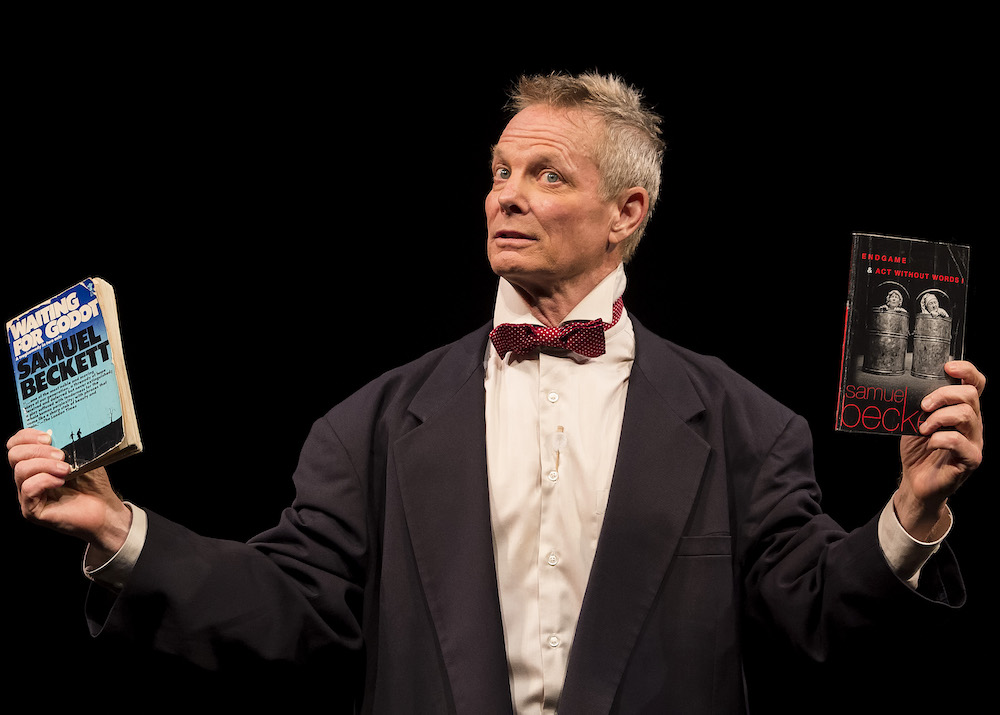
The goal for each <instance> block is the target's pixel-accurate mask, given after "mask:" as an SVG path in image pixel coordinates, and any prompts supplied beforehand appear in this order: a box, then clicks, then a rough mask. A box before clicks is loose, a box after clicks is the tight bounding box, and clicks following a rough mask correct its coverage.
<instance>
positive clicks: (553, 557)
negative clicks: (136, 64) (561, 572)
mask: <svg viewBox="0 0 1000 715" xmlns="http://www.w3.org/2000/svg"><path fill="white" fill-rule="evenodd" d="M547 561H548V562H549V566H555V565H556V564H557V563H559V556H558V554H556V552H555V551H551V552H549V558H548V559H547Z"/></svg>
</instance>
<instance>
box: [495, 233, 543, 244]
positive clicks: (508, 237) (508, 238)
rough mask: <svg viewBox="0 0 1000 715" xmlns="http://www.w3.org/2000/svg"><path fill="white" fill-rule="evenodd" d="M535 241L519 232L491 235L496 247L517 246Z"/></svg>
mask: <svg viewBox="0 0 1000 715" xmlns="http://www.w3.org/2000/svg"><path fill="white" fill-rule="evenodd" d="M534 240H535V239H534V238H533V237H531V236H529V235H527V234H525V233H521V232H519V231H497V232H495V233H494V234H493V241H494V243H496V244H497V245H498V246H501V247H503V246H517V245H521V244H524V243H528V242H531V241H534Z"/></svg>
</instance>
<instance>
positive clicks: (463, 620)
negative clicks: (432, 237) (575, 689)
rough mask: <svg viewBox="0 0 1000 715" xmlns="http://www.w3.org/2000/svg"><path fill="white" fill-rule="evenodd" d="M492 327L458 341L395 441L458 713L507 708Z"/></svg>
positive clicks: (410, 519)
mask: <svg viewBox="0 0 1000 715" xmlns="http://www.w3.org/2000/svg"><path fill="white" fill-rule="evenodd" d="M485 348H486V331H478V332H477V333H475V334H474V335H471V336H469V337H467V338H465V339H463V340H462V341H459V342H458V343H456V344H455V345H454V346H452V348H451V349H450V350H449V352H448V353H447V354H446V355H445V356H444V357H443V359H442V361H441V363H440V365H439V366H438V368H437V369H436V370H435V371H434V373H433V374H432V375H431V376H430V378H429V379H428V380H427V382H426V383H425V384H424V386H423V387H422V388H421V391H420V392H419V393H418V395H417V396H416V397H415V398H414V400H413V402H412V404H411V406H410V412H411V413H412V414H413V415H414V416H415V417H416V418H417V419H418V420H419V421H420V422H421V424H420V425H419V426H417V427H416V428H414V429H413V430H411V431H410V432H409V433H407V434H406V435H405V436H404V437H402V438H400V439H399V440H398V441H397V442H396V443H395V444H394V446H393V462H394V465H395V469H396V474H397V475H398V479H399V489H400V494H401V498H402V501H403V509H404V511H405V514H406V523H407V527H408V529H409V533H410V540H411V543H412V545H413V552H414V556H415V559H416V562H417V568H418V570H419V572H420V577H421V581H422V583H423V586H424V593H425V595H426V598H427V603H428V606H429V608H430V613H431V617H432V618H433V621H434V626H435V629H436V630H437V635H438V639H439V642H440V644H441V651H442V654H443V658H444V663H445V667H446V669H447V672H448V678H449V682H450V685H451V689H452V696H453V697H454V701H455V707H456V709H457V711H458V712H459V713H477V714H478V713H483V714H487V713H508V714H509V713H510V712H511V710H512V706H511V697H510V687H509V682H508V675H507V657H506V651H505V646H504V636H503V629H502V625H501V618H500V602H499V597H498V595H497V581H496V569H495V567H494V561H493V539H492V532H491V529H490V507H489V489H488V485H487V478H486V428H485V397H484V386H483V377H484V374H483V356H484V354H485Z"/></svg>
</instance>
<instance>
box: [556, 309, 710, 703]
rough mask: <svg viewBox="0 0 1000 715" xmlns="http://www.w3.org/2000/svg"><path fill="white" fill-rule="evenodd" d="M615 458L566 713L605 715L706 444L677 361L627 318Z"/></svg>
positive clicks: (694, 399) (673, 543)
mask: <svg viewBox="0 0 1000 715" xmlns="http://www.w3.org/2000/svg"><path fill="white" fill-rule="evenodd" d="M633 323H634V325H635V332H636V360H635V363H634V364H633V368H632V374H631V377H630V379H629V388H628V397H627V400H626V407H625V415H624V422H623V424H622V435H621V441H620V446H619V451H618V460H617V462H616V466H615V473H614V477H613V480H612V486H611V494H610V498H609V501H608V507H607V510H606V512H605V519H604V526H603V528H602V531H601V536H600V540H599V542H598V547H597V553H596V555H595V558H594V565H593V568H592V570H591V575H590V580H589V582H588V584H587V591H586V594H585V596H584V601H583V607H582V609H581V612H580V619H579V621H578V624H577V630H576V635H575V636H574V641H573V651H572V654H571V655H570V661H569V667H568V672H567V675H566V681H565V685H564V688H563V694H562V697H561V699H560V703H559V705H560V710H561V711H563V712H608V711H609V710H610V708H611V705H612V703H613V700H614V696H615V693H616V691H617V689H618V684H619V682H620V680H621V676H622V673H623V672H624V670H625V666H626V663H627V661H628V658H629V654H630V653H631V651H632V648H633V645H634V643H635V641H636V638H637V637H638V635H639V633H640V631H641V629H642V626H643V623H644V621H645V619H646V616H647V613H648V611H649V609H650V607H651V605H652V603H653V600H654V598H655V596H656V593H657V591H658V589H659V587H660V584H661V583H662V581H663V578H664V575H665V573H666V570H667V568H668V566H669V564H670V562H671V561H672V559H673V557H674V553H675V551H676V549H677V544H678V542H679V540H680V537H681V535H682V532H683V528H684V524H685V523H686V521H687V516H688V513H689V511H690V509H691V506H692V504H693V502H694V499H695V496H696V494H697V492H698V487H699V485H700V483H701V478H702V474H703V472H704V469H705V465H706V461H707V459H708V454H709V446H708V445H707V444H706V443H705V442H704V441H703V440H702V439H701V438H700V437H699V436H698V435H696V434H695V433H694V432H693V431H692V430H691V429H690V428H689V427H688V425H687V422H688V421H689V420H690V419H691V418H693V417H694V416H696V415H697V414H698V413H700V412H701V411H702V410H703V405H702V402H701V400H700V398H699V397H698V396H697V394H696V393H695V391H694V389H693V387H692V386H691V384H690V382H689V381H688V379H687V377H686V375H685V373H684V372H683V369H682V368H681V366H680V365H679V364H677V359H676V358H675V357H674V356H673V354H672V353H671V352H670V351H669V350H668V349H667V348H666V347H665V345H664V343H663V342H662V341H660V339H659V338H656V337H655V336H654V335H653V334H652V333H650V332H649V331H647V330H645V329H644V328H643V327H642V326H641V325H640V324H639V323H638V322H637V321H636V320H635V319H634V318H633Z"/></svg>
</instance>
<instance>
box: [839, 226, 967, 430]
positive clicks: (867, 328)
mask: <svg viewBox="0 0 1000 715" xmlns="http://www.w3.org/2000/svg"><path fill="white" fill-rule="evenodd" d="M968 286H969V247H968V246H963V245H959V244H953V243H942V242H934V241H925V240H921V239H915V238H906V237H901V236H885V235H880V234H871V233H855V234H853V240H852V253H851V271H850V281H849V287H848V298H847V312H846V319H845V323H844V344H843V360H842V370H841V376H840V388H839V399H838V402H837V421H836V429H837V430H839V431H843V432H860V433H865V434H889V435H912V434H918V431H917V429H918V426H919V425H920V424H921V423H922V422H923V420H924V419H925V418H926V414H925V413H924V412H923V411H922V410H921V409H920V402H921V400H922V399H923V398H924V396H926V395H927V394H928V393H930V392H932V391H934V390H935V389H937V388H938V387H941V386H942V385H947V384H951V383H953V382H954V380H953V379H952V378H951V377H949V376H948V375H947V374H945V372H944V364H945V363H946V362H948V361H950V360H959V359H962V357H963V353H964V344H965V328H966V296H967V294H968Z"/></svg>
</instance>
